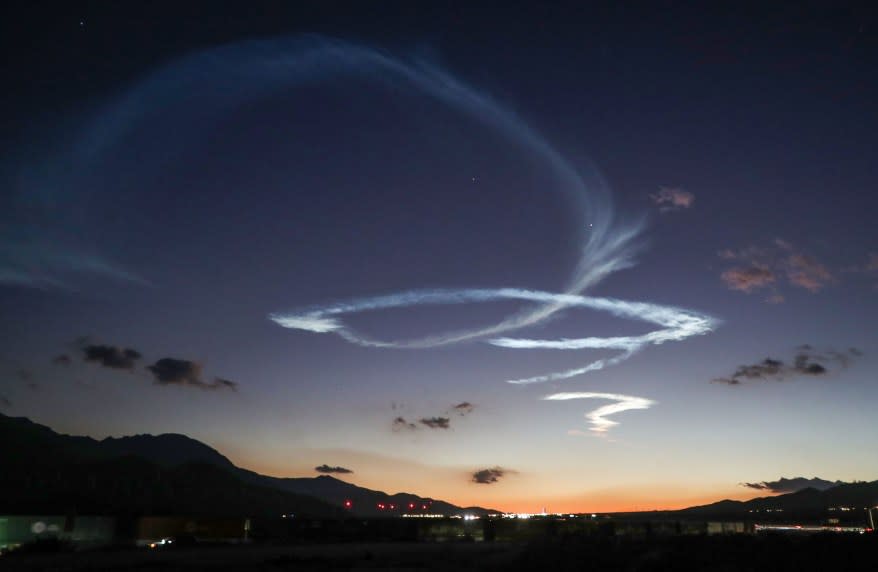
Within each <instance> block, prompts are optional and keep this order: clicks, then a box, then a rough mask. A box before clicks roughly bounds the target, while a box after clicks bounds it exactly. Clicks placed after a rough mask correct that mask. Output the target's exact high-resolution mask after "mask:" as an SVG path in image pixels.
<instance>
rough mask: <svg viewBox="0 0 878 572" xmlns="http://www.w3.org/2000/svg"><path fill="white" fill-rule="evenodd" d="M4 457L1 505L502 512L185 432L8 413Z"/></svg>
mask: <svg viewBox="0 0 878 572" xmlns="http://www.w3.org/2000/svg"><path fill="white" fill-rule="evenodd" d="M0 458H2V459H3V469H4V470H3V471H2V472H0V513H2V512H7V513H21V512H31V513H33V512H54V513H57V512H71V511H75V512H79V513H88V512H90V513H95V514H109V513H120V512H122V513H138V514H192V515H197V514H205V515H207V514H210V515H221V514H227V515H233V514H234V515H238V514H241V515H256V514H270V515H273V516H279V515H280V514H290V513H292V514H299V515H314V516H340V515H343V514H352V515H356V516H392V515H394V514H400V513H402V512H403V511H406V510H408V509H409V506H410V505H411V506H412V507H414V508H412V509H410V510H408V511H409V512H431V513H440V514H446V515H457V514H464V513H471V514H480V515H481V514H486V513H488V512H498V511H492V510H489V509H485V508H481V507H471V508H461V507H458V506H455V505H453V504H450V503H447V502H444V501H434V500H433V499H430V498H424V497H420V496H418V495H413V494H407V493H397V494H394V495H389V494H387V493H384V492H382V491H374V490H371V489H367V488H364V487H358V486H356V485H353V484H351V483H347V482H344V481H342V480H339V479H336V478H334V477H330V476H328V475H322V476H318V477H313V478H307V477H305V478H277V477H269V476H266V475H260V474H259V473H256V472H253V471H249V470H247V469H242V468H239V467H236V466H235V465H234V463H232V462H231V461H230V460H229V459H228V458H226V457H225V456H223V455H222V454H221V453H219V452H218V451H217V450H215V449H213V448H212V447H210V446H208V445H205V444H204V443H202V442H200V441H197V440H195V439H192V438H190V437H187V436H185V435H179V434H163V435H135V436H130V437H121V438H113V437H108V438H106V439H103V440H96V439H92V438H90V437H79V436H71V435H63V434H59V433H56V432H54V431H52V430H51V429H50V428H48V427H46V426H44V425H40V424H37V423H34V422H32V421H30V420H29V419H27V418H24V417H8V416H6V415H3V414H0ZM380 505H383V506H384V508H383V509H382V508H379V507H380ZM391 506H392V508H391ZM424 507H426V508H424Z"/></svg>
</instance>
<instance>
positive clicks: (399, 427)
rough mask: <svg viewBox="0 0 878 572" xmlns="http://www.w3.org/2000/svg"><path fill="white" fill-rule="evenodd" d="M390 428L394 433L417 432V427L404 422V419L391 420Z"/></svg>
mask: <svg viewBox="0 0 878 572" xmlns="http://www.w3.org/2000/svg"><path fill="white" fill-rule="evenodd" d="M392 428H393V431H394V432H399V431H417V429H418V426H417V425H415V424H414V423H410V422H409V421H406V419H405V417H397V418H396V419H394V420H393V425H392Z"/></svg>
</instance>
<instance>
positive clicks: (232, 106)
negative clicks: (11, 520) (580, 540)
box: [0, 2, 878, 512]
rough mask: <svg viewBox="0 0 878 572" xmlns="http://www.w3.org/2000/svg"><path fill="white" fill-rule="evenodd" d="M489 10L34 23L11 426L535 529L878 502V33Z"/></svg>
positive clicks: (154, 13)
mask: <svg viewBox="0 0 878 572" xmlns="http://www.w3.org/2000/svg"><path fill="white" fill-rule="evenodd" d="M476 4H477V5H475V6H470V5H468V4H463V3H461V4H456V5H453V4H447V3H438V4H429V3H394V2H390V3H382V4H381V5H366V4H362V3H346V2H299V3H295V4H287V3H282V4H262V3H246V4H237V5H222V6H220V5H216V4H214V3H186V5H184V6H179V5H176V4H173V3H148V4H142V5H136V4H131V3H121V4H120V3H95V2H69V3H65V4H64V5H61V6H59V5H55V4H52V3H45V4H43V3H10V4H8V5H5V6H4V8H3V9H4V11H5V14H4V17H3V18H2V22H3V23H2V26H3V33H2V35H0V37H2V42H3V43H4V53H5V54H6V55H7V58H5V60H6V61H5V63H3V64H2V65H3V66H4V68H5V69H4V70H3V71H4V76H5V77H7V78H13V81H11V82H9V83H10V85H9V86H8V88H7V89H5V90H4V93H3V94H2V98H3V102H2V103H3V105H2V109H0V114H2V125H3V127H2V131H0V142H2V149H3V154H2V158H0V177H2V187H0V188H2V190H0V206H2V209H0V316H2V320H0V335H2V339H3V340H4V342H3V344H2V346H0V412H2V413H4V414H6V415H14V416H25V417H28V418H30V419H32V420H34V421H36V422H38V423H42V424H45V425H48V426H50V427H52V428H53V429H55V430H58V431H61V432H65V433H71V434H83V435H91V436H93V437H96V438H103V437H106V436H121V435H131V434H140V433H153V434H158V433H183V434H186V435H189V436H191V437H193V438H196V439H199V440H201V441H203V442H205V443H207V444H209V445H211V446H212V447H214V448H216V449H218V450H219V451H220V452H222V453H223V454H225V455H226V456H228V457H229V458H230V459H231V460H232V461H233V462H234V463H236V464H237V465H239V466H242V467H246V468H249V469H252V470H256V471H259V472H262V473H265V474H270V475H276V476H315V475H317V474H320V473H321V472H323V473H329V474H333V475H335V476H337V477H339V478H342V479H344V480H347V481H349V482H352V483H355V484H357V485H361V486H366V487H369V488H373V489H379V490H384V491H387V492H399V491H405V492H411V493H417V494H421V495H423V496H431V497H434V498H441V499H443V500H447V501H450V502H453V503H455V504H459V505H481V506H490V507H493V508H497V509H500V510H507V511H527V512H536V511H539V510H542V509H543V508H547V509H548V510H550V511H551V510H558V511H610V510H635V509H637V510H649V509H661V508H677V507H685V506H691V505H694V504H703V503H707V502H711V501H714V500H719V499H721V498H735V499H746V498H752V497H754V496H760V495H765V494H770V493H773V492H783V491H785V490H789V486H790V482H791V481H790V479H802V478H804V479H811V478H815V477H817V478H819V479H822V480H821V481H820V482H821V483H822V482H824V481H829V482H835V481H845V482H849V481H855V480H874V479H876V478H878V458H876V457H875V455H874V454H872V453H873V452H874V442H875V440H876V438H878V425H876V424H875V403H878V383H876V381H875V373H874V372H875V371H876V367H878V358H876V351H878V328H876V327H875V320H876V318H878V312H876V309H878V225H875V224H874V220H873V218H874V213H875V212H876V211H878V194H876V193H875V188H876V184H878V171H876V165H878V161H876V157H875V148H876V147H875V136H876V134H878V108H876V106H875V104H874V101H876V100H878V82H876V79H875V75H874V69H875V66H876V64H878V37H876V21H875V19H874V17H872V16H871V15H870V14H869V13H868V12H867V11H866V10H865V9H861V8H860V7H859V6H858V5H856V4H844V3H841V4H839V3H832V4H830V3H802V4H798V3H797V5H795V6H783V5H774V6H764V5H761V4H752V5H745V6H741V5H740V4H735V5H731V4H730V5H728V6H726V7H721V6H714V5H711V7H710V10H705V9H704V7H703V6H702V7H693V6H684V5H675V6H673V7H671V6H665V5H658V4H657V5H654V6H649V7H645V6H643V5H638V4H635V3H627V2H613V3H595V4H592V5H589V6H582V5H580V4H579V3H570V4H566V3H557V4H556V3H553V4H551V5H548V4H546V5H532V4H528V3H505V2H504V3H476ZM317 467H322V471H317V470H316V468H317ZM334 468H336V469H337V468H342V469H344V470H345V471H333V469H334ZM346 471H348V472H346ZM781 478H784V479H786V480H781ZM795 482H798V481H795ZM815 482H816V481H815Z"/></svg>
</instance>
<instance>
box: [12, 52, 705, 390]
mask: <svg viewBox="0 0 878 572" xmlns="http://www.w3.org/2000/svg"><path fill="white" fill-rule="evenodd" d="M336 77H353V78H357V79H366V80H370V81H374V82H375V83H376V84H378V85H380V86H388V87H390V88H392V90H394V91H396V90H401V89H402V90H406V91H410V92H415V93H419V94H421V95H422V96H424V97H427V98H431V99H433V100H435V101H438V102H440V103H442V104H444V105H446V106H448V107H449V108H450V109H452V110H455V111H457V112H459V113H460V114H461V115H463V116H465V117H468V118H469V119H471V120H473V121H474V122H476V123H479V124H481V125H483V126H485V127H487V128H488V129H491V130H493V131H494V132H495V133H496V134H499V135H501V136H502V137H504V138H505V140H506V141H508V142H509V143H510V145H511V146H514V147H517V148H519V149H520V150H521V151H523V152H525V153H527V154H528V155H529V156H530V157H531V158H533V159H534V160H535V161H538V162H539V163H541V164H542V165H544V167H545V170H546V172H547V173H548V174H549V175H550V176H551V181H552V184H550V185H549V186H548V187H547V191H548V192H560V193H562V194H563V195H564V196H565V197H566V198H567V199H568V200H569V201H570V202H571V206H572V212H573V213H574V216H576V217H578V219H579V221H578V224H577V236H576V237H575V240H576V241H577V242H578V243H580V244H581V249H580V256H579V260H578V262H577V264H576V267H575V268H574V269H573V272H572V274H571V276H570V278H569V279H568V280H567V282H566V284H565V285H564V286H563V287H562V288H560V290H561V292H560V293H551V292H539V291H533V290H526V289H515V288H499V289H463V290H431V291H410V292H402V293H397V294H391V295H388V296H379V297H374V298H365V299H360V300H353V301H351V302H343V303H338V304H330V305H327V306H320V307H315V308H310V309H306V310H302V311H293V312H286V313H276V314H272V315H271V319H272V320H274V321H275V322H276V323H278V324H280V325H282V326H284V327H287V328H293V329H299V330H305V331H309V332H316V333H329V332H332V333H335V334H337V335H339V336H341V337H343V338H344V339H345V340H347V341H349V342H352V343H356V344H359V345H363V346H371V347H384V348H430V347H435V346H440V345H447V344H453V343H459V342H465V341H487V342H488V343H490V344H492V345H494V346H498V347H503V348H508V349H519V350H523V349H564V350H587V349H611V350H619V351H620V353H619V354H618V355H616V356H614V357H611V358H606V359H599V360H594V361H591V362H590V363H588V364H586V365H585V366H583V367H580V368H576V369H572V370H567V371H561V372H556V373H550V374H546V375H541V376H537V377H530V378H524V379H514V380H508V381H509V382H510V383H516V384H528V383H539V382H546V381H553V380H562V379H568V378H571V377H574V376H578V375H582V374H584V373H587V372H589V371H594V370H599V369H602V368H604V367H607V366H610V365H613V364H617V363H620V362H622V361H624V360H625V359H628V358H629V357H631V356H632V355H634V353H636V352H637V351H639V350H640V349H642V348H644V347H646V346H647V345H650V344H661V343H663V342H666V341H679V340H683V339H685V338H687V337H690V336H693V335H699V334H704V333H706V332H708V331H710V330H711V329H712V328H713V327H714V326H715V324H716V321H715V320H713V319H712V318H710V317H708V316H705V315H703V314H699V313H697V312H692V311H689V310H682V309H679V308H674V307H669V306H660V305H656V304H649V303H645V302H628V301H623V300H615V299H612V298H595V297H588V296H583V295H582V293H583V292H585V291H586V290H587V289H589V288H591V287H593V286H595V285H596V284H598V283H599V282H600V281H601V280H603V279H604V278H606V277H607V276H609V275H610V274H612V273H613V272H616V271H618V270H621V269H624V268H628V267H630V266H632V265H633V264H634V255H635V253H636V252H637V251H638V242H637V240H638V237H639V236H640V234H641V232H642V230H643V222H642V221H641V220H634V221H627V222H624V221H620V220H619V219H618V218H617V217H616V215H615V213H614V211H613V207H612V202H611V200H610V193H609V189H608V188H607V185H606V183H605V182H604V180H603V179H602V177H601V176H600V175H599V173H598V172H597V171H596V170H595V169H593V168H586V169H578V168H576V167H575V166H574V165H573V164H572V163H571V162H570V161H569V160H568V159H567V158H565V157H564V156H563V155H562V154H561V153H560V152H559V151H558V150H557V149H556V148H555V147H553V146H552V145H551V144H550V143H549V142H548V141H547V140H546V139H545V138H543V137H542V136H541V135H540V134H539V133H538V132H537V131H536V130H534V129H533V128H532V127H530V126H529V125H528V124H527V123H526V122H524V121H523V120H522V119H521V118H520V117H519V116H518V115H516V114H515V113H513V112H511V111H510V110H508V109H506V108H505V107H503V106H501V105H500V104H498V103H497V102H496V101H495V100H494V99H493V98H491V97H489V96H488V95H486V94H484V93H482V92H480V91H478V90H476V89H474V88H472V87H471V86H469V85H467V84H466V83H465V82H463V81H461V80H459V79H458V78H456V77H454V76H452V75H451V74H450V73H448V72H446V71H445V70H443V69H441V68H439V67H438V66H436V65H434V64H432V63H430V62H427V61H424V60H418V59H410V58H398V57H394V56H392V55H390V54H388V53H386V52H384V51H381V50H377V49H374V48H370V47H366V46H361V45H355V44H351V43H348V42H343V41H338V40H333V39H327V38H321V37H317V36H305V37H301V36H299V37H287V38H275V39H270V40H259V41H248V42H242V43H236V44H230V45H226V46H221V47H217V48H211V49H208V50H204V51H200V52H197V53H194V54H191V55H187V56H185V57H183V58H180V59H178V60H175V61H173V62H171V63H169V64H168V65H166V66H163V67H162V68H160V69H158V70H157V71H155V72H154V73H152V74H150V75H149V76H147V77H146V78H144V79H143V80H142V81H140V82H139V83H136V84H135V85H134V86H133V87H132V88H131V89H130V90H128V91H127V92H125V93H124V94H122V95H121V96H120V97H119V98H117V99H116V100H115V101H112V102H111V103H110V104H108V105H106V106H103V107H102V108H101V109H99V110H98V111H97V112H96V113H95V114H94V115H93V116H92V117H90V118H89V119H88V120H87V121H86V122H85V125H84V127H83V129H82V130H81V131H80V132H79V133H78V134H77V135H76V136H75V137H73V138H72V140H73V141H74V144H73V145H71V146H70V148H69V149H67V150H66V151H65V152H62V153H61V154H60V156H58V157H56V158H54V159H53V160H52V161H50V163H49V164H48V165H37V166H35V167H34V168H33V169H31V170H30V171H29V172H28V176H27V177H22V178H21V180H23V181H28V184H27V185H24V186H22V188H20V189H18V191H19V193H18V194H17V195H16V196H17V197H18V196H20V195H23V196H24V198H25V199H26V202H28V204H29V203H30V202H37V203H40V204H45V205H53V204H56V203H58V201H59V197H60V198H64V197H63V196H62V195H63V194H64V193H62V191H61V189H69V190H70V191H71V192H70V193H68V195H69V196H68V197H67V198H66V201H67V202H66V203H65V204H68V205H80V204H87V201H84V200H82V198H83V197H84V196H85V195H87V193H88V192H89V189H94V188H102V187H103V186H104V181H103V180H102V179H101V178H100V176H99V173H100V169H99V168H97V167H98V166H100V165H101V162H102V161H103V160H104V159H105V158H106V157H107V156H108V155H110V154H111V153H112V152H113V151H114V150H116V149H117V148H118V146H119V145H120V144H121V142H123V141H126V140H128V139H129V138H130V137H132V133H134V134H136V133H137V132H138V130H142V129H146V130H148V131H149V132H150V133H151V135H152V136H153V137H155V136H156V135H157V134H158V133H161V130H162V129H165V130H167V132H166V133H165V141H164V143H165V144H164V145H162V146H161V148H160V150H157V151H154V152H155V153H156V154H157V155H160V157H161V159H162V160H166V159H167V158H169V157H173V156H174V155H175V154H177V153H181V152H182V151H183V150H185V149H186V147H187V146H190V145H192V144H193V143H197V141H198V138H200V137H203V136H204V134H205V133H207V132H209V131H210V130H209V129H207V128H206V127H207V126H209V125H210V124H211V123H215V122H219V121H221V120H222V118H223V117H225V116H226V115H227V114H228V113H229V112H231V111H233V110H235V109H236V108H238V107H240V106H241V105H244V104H247V103H249V102H252V101H256V100H259V99H260V98H264V97H267V96H271V95H273V94H276V93H283V91H284V90H289V89H294V88H296V87H298V86H300V85H305V84H308V83H313V82H315V81H322V80H325V79H327V78H336ZM142 159H143V160H144V162H145V161H146V160H147V159H148V158H147V157H143V158H142ZM49 167H50V168H49ZM11 212H14V211H11ZM0 222H2V220H0ZM38 227H39V228H40V229H42V230H43V231H44V232H45V233H46V237H43V238H44V240H45V241H48V243H49V246H50V247H51V248H53V249H56V250H57V253H55V251H54V250H53V251H52V252H53V257H51V260H56V259H58V260H62V261H63V264H59V263H53V264H50V263H48V262H46V261H47V260H50V258H49V257H46V256H42V257H41V258H40V257H36V256H34V255H33V254H31V250H28V248H31V249H32V246H33V244H35V243H36V239H31V238H28V239H27V240H26V241H24V242H22V241H21V240H19V241H18V242H15V241H13V240H12V239H11V238H9V237H7V236H6V235H3V236H0V283H3V282H9V281H12V280H15V281H17V282H20V283H34V284H37V283H40V284H42V283H45V284H55V283H61V282H62V278H63V276H61V275H62V274H64V275H65V276H66V273H68V272H69V271H74V270H75V271H77V272H90V273H100V272H103V273H104V274H113V275H120V273H119V271H118V270H115V267H114V266H111V265H110V264H109V263H105V262H103V260H102V259H100V258H99V257H97V256H96V255H95V257H93V259H86V258H83V256H81V253H79V252H77V251H76V250H75V249H74V247H72V246H70V245H69V244H70V241H69V240H67V238H69V237H70V236H75V234H76V233H75V232H73V233H71V232H70V230H69V229H68V228H67V227H66V226H64V225H55V227H52V228H50V227H51V225H38ZM19 230H20V229H19ZM22 232H23V231H22ZM40 244H42V243H40ZM46 248H48V247H45V248H43V250H46ZM508 299H514V300H521V301H524V302H529V303H530V304H528V306H527V307H526V308H524V309H523V310H521V311H519V312H516V313H514V314H512V315H509V316H507V317H505V318H503V319H501V320H500V321H499V322H496V323H494V324H488V325H485V326H482V327H479V328H473V329H468V330H461V331H455V332H445V333H442V334H437V335H433V336H428V337H425V338H419V339H415V340H396V341H386V340H379V339H373V338H371V337H368V336H366V335H364V334H360V333H357V332H355V331H353V330H352V329H351V328H350V327H348V326H347V325H345V324H344V323H343V322H342V321H341V319H340V318H341V316H342V315H344V314H349V313H354V312H363V311H369V310H380V309H384V308H394V307H396V308H398V307H407V306H415V305H422V304H453V303H475V302H488V301H493V300H508ZM571 308H588V309H594V310H601V311H606V312H609V313H611V314H613V315H615V316H619V317H622V318H629V319H637V320H642V321H646V322H650V323H653V324H656V325H658V326H660V329H657V330H654V331H652V332H649V333H647V334H643V335H639V336H622V337H619V336H616V337H583V338H577V339H558V340H540V339H527V338H514V337H504V334H507V333H510V332H513V331H516V330H519V329H521V328H524V327H526V326H531V325H535V324H538V323H540V322H542V321H544V320H546V319H547V318H549V317H550V316H552V315H553V314H556V313H557V312H559V311H562V310H565V309H571ZM595 395H614V394H595ZM632 399H641V398H632ZM647 401H648V400H647ZM632 403H633V402H632ZM610 407H612V406H610Z"/></svg>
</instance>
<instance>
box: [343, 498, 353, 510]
mask: <svg viewBox="0 0 878 572" xmlns="http://www.w3.org/2000/svg"><path fill="white" fill-rule="evenodd" d="M352 506H354V503H352V502H351V501H349V500H346V501H344V507H345V508H351V507H352Z"/></svg>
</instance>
